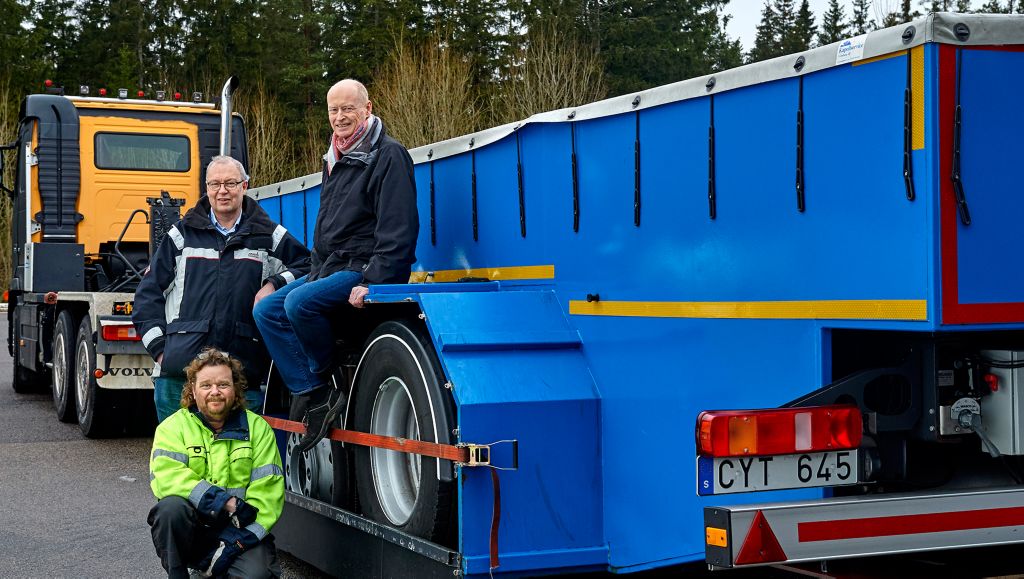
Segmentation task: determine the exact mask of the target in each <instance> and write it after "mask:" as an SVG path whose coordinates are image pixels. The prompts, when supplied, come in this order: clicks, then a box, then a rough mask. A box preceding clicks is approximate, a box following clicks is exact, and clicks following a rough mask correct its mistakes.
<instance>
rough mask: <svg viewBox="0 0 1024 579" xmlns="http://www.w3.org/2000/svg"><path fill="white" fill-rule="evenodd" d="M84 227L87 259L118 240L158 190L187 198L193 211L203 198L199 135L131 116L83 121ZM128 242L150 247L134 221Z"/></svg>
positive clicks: (184, 126)
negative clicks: (198, 201)
mask: <svg viewBox="0 0 1024 579" xmlns="http://www.w3.org/2000/svg"><path fill="white" fill-rule="evenodd" d="M81 135H82V137H81V143H82V156H81V159H82V163H81V166H82V192H81V195H80V197H79V203H78V211H79V213H81V214H82V216H83V218H82V222H81V224H79V227H78V242H79V243H81V244H83V245H85V252H86V254H94V253H97V252H99V251H100V244H102V243H106V242H113V241H116V240H117V238H118V236H119V235H120V234H121V230H122V229H124V226H125V223H127V222H128V220H129V218H130V217H131V214H132V212H133V211H135V210H136V209H146V208H147V205H146V198H147V197H159V196H160V191H161V190H164V191H167V192H169V193H170V195H171V197H175V198H183V199H185V206H186V207H191V206H192V205H194V204H195V203H196V201H197V199H198V197H199V173H200V162H199V131H198V128H197V127H196V125H194V124H192V123H188V122H185V121H176V120H140V119H138V118H131V117H127V116H126V117H93V116H84V115H83V116H82V117H81ZM124 241H129V242H131V241H135V242H143V243H146V242H148V241H149V230H148V226H147V225H146V222H145V220H144V219H141V218H138V217H137V218H136V219H135V220H134V221H133V222H132V225H131V226H130V227H129V228H128V231H127V232H126V234H125V237H124Z"/></svg>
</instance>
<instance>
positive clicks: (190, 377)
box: [181, 348, 246, 412]
mask: <svg viewBox="0 0 1024 579" xmlns="http://www.w3.org/2000/svg"><path fill="white" fill-rule="evenodd" d="M210 366H227V367H229V368H231V384H232V386H233V390H234V391H235V402H234V404H232V405H231V410H232V412H233V411H235V410H239V409H242V408H245V387H246V381H245V372H243V371H242V363H241V362H239V361H238V360H237V359H235V358H232V357H231V354H228V353H227V352H223V351H221V350H218V349H216V348H206V349H205V350H203V351H202V352H200V353H199V355H198V356H196V358H195V360H192V361H191V362H190V363H189V365H188V366H186V367H185V387H184V388H182V389H181V407H182V408H191V407H192V405H193V404H195V403H196V398H195V394H193V393H192V387H193V386H195V385H196V374H198V373H199V371H200V370H202V369H203V368H207V367H210Z"/></svg>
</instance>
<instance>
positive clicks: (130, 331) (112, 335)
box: [103, 324, 142, 342]
mask: <svg viewBox="0 0 1024 579" xmlns="http://www.w3.org/2000/svg"><path fill="white" fill-rule="evenodd" d="M103 339H104V340H106V341H108V342H117V341H129V342H138V341H139V340H141V339H142V336H140V335H139V333H138V332H136V331H135V326H130V325H127V324H125V325H107V326H103Z"/></svg>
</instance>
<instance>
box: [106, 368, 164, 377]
mask: <svg viewBox="0 0 1024 579" xmlns="http://www.w3.org/2000/svg"><path fill="white" fill-rule="evenodd" d="M107 375H108V376H152V375H153V369H152V368H111V369H110V370H109V371H108V372H107Z"/></svg>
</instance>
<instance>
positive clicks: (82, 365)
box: [75, 342, 90, 418]
mask: <svg viewBox="0 0 1024 579" xmlns="http://www.w3.org/2000/svg"><path fill="white" fill-rule="evenodd" d="M75 366H76V368H77V369H78V371H77V372H75V393H76V394H77V395H78V400H79V402H78V403H79V407H80V408H81V412H79V414H80V415H81V416H80V418H81V417H82V416H85V415H86V414H88V412H87V409H88V408H89V394H88V390H89V374H90V372H89V347H88V346H86V345H85V342H82V343H81V344H79V345H78V362H77V363H76V364H75Z"/></svg>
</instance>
